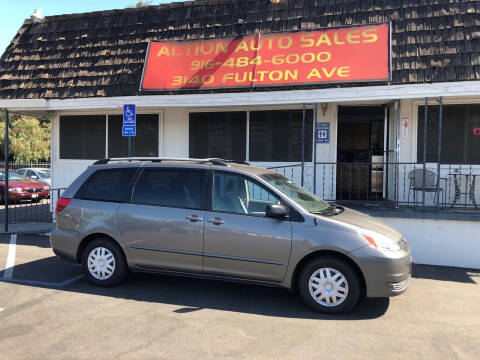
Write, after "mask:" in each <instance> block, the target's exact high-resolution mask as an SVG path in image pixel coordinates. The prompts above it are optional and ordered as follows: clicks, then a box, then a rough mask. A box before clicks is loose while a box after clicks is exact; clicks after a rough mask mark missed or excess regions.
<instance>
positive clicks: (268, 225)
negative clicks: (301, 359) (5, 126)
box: [50, 159, 412, 313]
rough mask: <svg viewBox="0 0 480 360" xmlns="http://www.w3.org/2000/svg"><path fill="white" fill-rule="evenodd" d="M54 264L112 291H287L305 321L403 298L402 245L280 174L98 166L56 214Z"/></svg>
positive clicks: (233, 167) (164, 165)
mask: <svg viewBox="0 0 480 360" xmlns="http://www.w3.org/2000/svg"><path fill="white" fill-rule="evenodd" d="M56 225H57V228H56V229H55V230H54V231H53V232H52V233H51V238H50V239H51V246H52V249H53V251H54V253H55V254H57V255H58V256H60V257H62V258H65V259H67V260H71V261H74V262H77V263H81V264H82V267H83V270H84V273H85V276H86V278H87V279H88V281H90V282H91V283H93V284H95V285H100V286H111V285H115V284H118V283H120V282H122V281H124V280H125V279H126V277H127V274H128V270H129V269H130V270H134V271H154V272H159V273H165V274H177V275H182V276H194V277H205V278H210V279H222V280H231V281H242V282H250V283H254V284H262V285H271V286H279V287H283V288H287V289H292V290H293V289H294V290H298V292H299V293H300V295H301V297H302V298H303V300H304V301H305V302H306V303H307V304H308V305H309V306H311V307H312V308H313V309H315V310H317V311H321V312H325V313H341V312H346V311H349V310H351V309H352V308H353V307H354V305H355V304H356V303H357V301H358V299H359V297H361V296H367V297H386V296H395V295H399V294H401V293H403V292H404V291H405V290H406V289H407V286H408V283H409V279H410V274H411V264H412V256H411V252H410V248H409V246H408V245H407V242H406V241H405V239H404V238H403V236H402V235H401V234H400V233H398V232H397V231H396V230H394V229H392V228H390V227H389V226H387V225H385V224H384V223H382V222H380V221H378V220H376V219H374V218H372V217H370V216H368V215H364V214H362V213H359V212H357V211H354V210H351V209H348V208H345V207H342V206H339V205H336V204H329V203H327V202H325V201H323V200H321V199H320V198H318V197H317V196H315V195H314V194H312V193H311V192H309V191H308V190H306V189H304V188H302V187H300V186H298V185H296V184H295V183H293V182H292V181H290V180H289V179H287V178H285V177H283V176H281V175H280V174H278V173H276V172H273V171H271V170H267V169H264V168H261V167H256V166H250V165H248V164H244V163H242V164H240V163H236V162H232V161H226V160H220V159H182V160H179V159H176V160H168V159H147V160H145V161H142V160H140V159H135V160H133V159H130V160H129V161H123V160H119V159H115V161H114V160H109V159H105V160H100V161H97V162H96V163H95V164H94V165H91V166H90V167H88V168H87V170H86V171H85V172H84V173H83V174H81V175H80V176H79V177H78V178H77V179H76V180H75V181H74V182H73V183H72V184H71V186H70V187H68V189H66V190H65V192H64V193H63V195H62V197H61V198H60V199H59V200H58V202H57V205H56Z"/></svg>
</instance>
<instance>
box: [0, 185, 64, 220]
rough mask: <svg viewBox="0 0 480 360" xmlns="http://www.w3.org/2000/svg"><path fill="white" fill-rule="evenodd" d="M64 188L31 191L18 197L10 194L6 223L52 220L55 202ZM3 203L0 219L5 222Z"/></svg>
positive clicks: (0, 208) (0, 206)
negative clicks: (21, 197)
mask: <svg viewBox="0 0 480 360" xmlns="http://www.w3.org/2000/svg"><path fill="white" fill-rule="evenodd" d="M64 190H65V189H50V190H45V191H33V192H32V193H29V194H26V195H25V196H23V199H19V198H17V197H14V196H12V195H10V197H9V204H8V223H9V224H15V223H29V222H52V221H53V213H54V212H55V204H56V203H57V200H58V198H59V197H60V196H61V195H62V193H63V191H64ZM5 211H6V209H5V203H2V204H1V205H0V221H1V222H2V223H3V224H5Z"/></svg>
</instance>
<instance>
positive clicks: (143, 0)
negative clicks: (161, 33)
mask: <svg viewBox="0 0 480 360" xmlns="http://www.w3.org/2000/svg"><path fill="white" fill-rule="evenodd" d="M152 1H153V0H139V1H137V3H136V4H135V5H129V6H128V7H129V8H134V7H137V8H140V7H145V6H150V5H152Z"/></svg>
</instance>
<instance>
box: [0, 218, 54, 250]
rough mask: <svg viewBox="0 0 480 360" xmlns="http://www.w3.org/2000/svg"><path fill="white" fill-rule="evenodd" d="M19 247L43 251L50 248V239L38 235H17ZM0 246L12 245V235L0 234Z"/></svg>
mask: <svg viewBox="0 0 480 360" xmlns="http://www.w3.org/2000/svg"><path fill="white" fill-rule="evenodd" d="M1 225H2V226H3V224H1ZM16 243H17V245H25V246H36V247H39V248H43V249H47V248H48V249H49V248H50V237H49V236H47V235H38V234H32V235H28V234H20V235H17V241H16ZM0 244H10V234H0Z"/></svg>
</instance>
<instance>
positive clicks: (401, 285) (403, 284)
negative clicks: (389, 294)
mask: <svg viewBox="0 0 480 360" xmlns="http://www.w3.org/2000/svg"><path fill="white" fill-rule="evenodd" d="M409 283H410V278H408V279H406V280H403V281H400V282H397V283H387V286H388V288H389V289H390V290H391V291H393V292H401V291H405V289H406V288H407V287H408V284H409Z"/></svg>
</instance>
